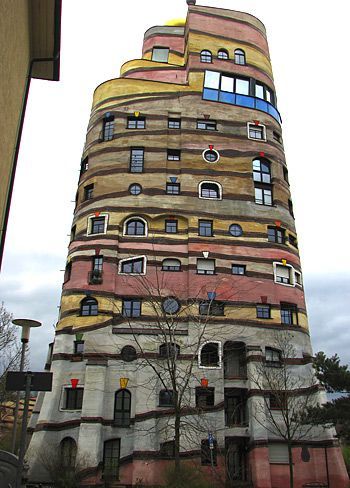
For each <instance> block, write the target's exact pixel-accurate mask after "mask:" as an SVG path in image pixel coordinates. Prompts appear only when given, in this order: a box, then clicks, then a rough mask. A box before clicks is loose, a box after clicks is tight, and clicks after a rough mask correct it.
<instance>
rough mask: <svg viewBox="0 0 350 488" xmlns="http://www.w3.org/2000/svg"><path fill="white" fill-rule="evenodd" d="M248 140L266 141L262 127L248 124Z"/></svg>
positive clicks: (263, 127)
mask: <svg viewBox="0 0 350 488" xmlns="http://www.w3.org/2000/svg"><path fill="white" fill-rule="evenodd" d="M248 139H257V140H259V141H266V131H265V126H264V125H259V124H251V123H248Z"/></svg>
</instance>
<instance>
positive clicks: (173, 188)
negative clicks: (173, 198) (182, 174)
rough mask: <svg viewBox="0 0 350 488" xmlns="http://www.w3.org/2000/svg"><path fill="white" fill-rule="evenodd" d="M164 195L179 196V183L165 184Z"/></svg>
mask: <svg viewBox="0 0 350 488" xmlns="http://www.w3.org/2000/svg"><path fill="white" fill-rule="evenodd" d="M166 193H167V195H180V183H167V184H166Z"/></svg>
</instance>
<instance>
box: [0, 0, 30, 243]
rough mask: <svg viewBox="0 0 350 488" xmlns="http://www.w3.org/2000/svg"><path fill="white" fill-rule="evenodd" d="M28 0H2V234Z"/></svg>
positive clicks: (25, 53) (24, 64) (25, 55)
mask: <svg viewBox="0 0 350 488" xmlns="http://www.w3.org/2000/svg"><path fill="white" fill-rule="evenodd" d="M28 15H29V7H28V1H27V0H2V1H1V2H0V19H1V21H0V113H1V117H0V138H1V139H0V147H1V152H0V182H1V185H0V238H1V239H2V232H3V225H4V211H5V207H6V202H7V198H8V191H9V181H10V176H11V171H12V165H13V156H14V150H15V144H16V138H17V130H18V124H19V120H20V116H21V110H22V102H23V94H24V90H25V81H26V76H27V71H28V66H29V58H30V46H29V38H30V37H29V22H28Z"/></svg>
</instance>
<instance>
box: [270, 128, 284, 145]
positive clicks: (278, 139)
mask: <svg viewBox="0 0 350 488" xmlns="http://www.w3.org/2000/svg"><path fill="white" fill-rule="evenodd" d="M272 135H273V138H274V140H275V141H277V142H279V143H280V144H282V137H281V134H280V133H279V132H276V131H273V132H272Z"/></svg>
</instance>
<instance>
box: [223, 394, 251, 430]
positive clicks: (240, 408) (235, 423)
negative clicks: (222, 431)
mask: <svg viewBox="0 0 350 488" xmlns="http://www.w3.org/2000/svg"><path fill="white" fill-rule="evenodd" d="M225 425H226V427H245V426H247V425H248V411H247V390H245V389H241V388H225Z"/></svg>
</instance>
